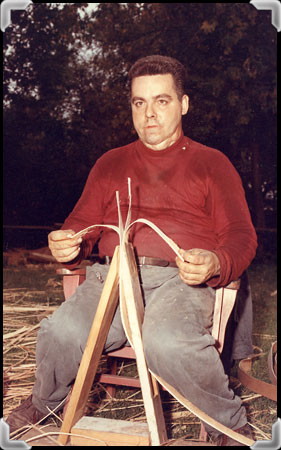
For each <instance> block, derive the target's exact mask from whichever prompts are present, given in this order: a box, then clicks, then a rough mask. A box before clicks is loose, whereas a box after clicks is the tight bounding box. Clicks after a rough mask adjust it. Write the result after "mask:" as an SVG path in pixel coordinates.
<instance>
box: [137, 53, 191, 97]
mask: <svg viewBox="0 0 281 450" xmlns="http://www.w3.org/2000/svg"><path fill="white" fill-rule="evenodd" d="M168 73H170V74H171V75H172V76H173V79H174V83H175V89H176V92H177V96H178V98H179V100H181V99H182V96H183V95H184V94H185V82H186V71H185V68H184V66H183V65H182V64H181V63H180V62H179V61H178V60H177V59H174V58H171V57H170V56H162V55H150V56H145V57H144V58H140V59H138V60H137V61H136V62H135V63H134V65H133V66H132V67H131V69H130V70H129V74H128V77H129V83H130V90H131V87H132V81H133V79H134V78H136V77H141V76H143V75H166V74H168Z"/></svg>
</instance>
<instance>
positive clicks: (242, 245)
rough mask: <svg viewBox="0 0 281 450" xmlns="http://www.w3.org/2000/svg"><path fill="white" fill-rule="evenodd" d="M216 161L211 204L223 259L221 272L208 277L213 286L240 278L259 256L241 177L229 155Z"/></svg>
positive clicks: (218, 251) (210, 180) (217, 250)
mask: <svg viewBox="0 0 281 450" xmlns="http://www.w3.org/2000/svg"><path fill="white" fill-rule="evenodd" d="M220 155H221V157H220V158H218V160H217V161H216V162H215V163H214V161H213V163H212V166H210V167H211V169H210V172H209V177H208V199H207V205H208V208H209V213H210V215H211V217H212V221H213V224H214V230H215V233H216V236H217V242H218V244H217V246H216V248H214V249H213V251H214V253H216V255H217V256H218V258H219V261H220V267H221V269H220V275H219V276H217V277H213V278H212V279H210V280H209V281H208V285H209V286H212V287H217V286H227V285H228V284H229V283H230V282H231V281H233V280H236V279H237V278H239V277H240V276H241V275H242V273H243V272H244V271H245V270H246V269H247V268H248V266H249V265H250V263H251V261H252V259H253V258H254V256H255V253H256V248H257V236H256V232H255V229H254V227H253V224H252V221H251V216H250V212H249V209H248V205H247V202H246V198H245V192H244V189H243V186H242V182H241V178H240V176H239V174H238V173H237V171H236V169H235V168H234V167H233V165H232V164H231V163H230V161H229V160H228V158H227V157H226V156H225V155H223V154H222V153H220Z"/></svg>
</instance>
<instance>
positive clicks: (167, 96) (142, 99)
mask: <svg viewBox="0 0 281 450" xmlns="http://www.w3.org/2000/svg"><path fill="white" fill-rule="evenodd" d="M152 98H153V100H158V99H159V98H166V99H168V100H172V96H171V95H169V94H159V95H155V96H154V97H152ZM137 100H141V101H145V98H143V97H133V98H132V103H133V102H136V101H137Z"/></svg>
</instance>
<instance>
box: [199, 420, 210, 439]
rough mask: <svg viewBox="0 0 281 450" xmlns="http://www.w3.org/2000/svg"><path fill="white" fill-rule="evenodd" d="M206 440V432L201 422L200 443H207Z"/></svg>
mask: <svg viewBox="0 0 281 450" xmlns="http://www.w3.org/2000/svg"><path fill="white" fill-rule="evenodd" d="M207 438H208V434H207V431H206V430H205V426H204V424H203V422H201V429H200V435H199V439H200V441H202V442H207Z"/></svg>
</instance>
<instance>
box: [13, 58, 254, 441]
mask: <svg viewBox="0 0 281 450" xmlns="http://www.w3.org/2000/svg"><path fill="white" fill-rule="evenodd" d="M129 80H130V83H131V84H130V89H131V91H130V95H131V107H132V117H133V123H134V127H135V130H136V132H137V134H138V137H139V139H138V140H136V141H135V142H132V143H130V144H128V145H126V146H124V147H120V148H117V149H113V150H110V151H108V152H106V153H105V154H104V155H103V156H102V157H101V158H99V159H98V161H97V162H96V164H95V165H94V167H93V168H92V170H91V172H90V174H89V177H88V180H87V182H86V185H85V188H84V190H83V193H82V195H81V198H80V199H79V201H78V202H77V204H76V206H75V208H74V209H73V211H72V212H71V214H70V215H69V217H68V218H67V219H66V221H65V223H64V225H63V227H62V229H61V230H57V231H53V232H52V233H50V234H49V247H50V250H51V252H52V254H53V256H54V257H55V258H56V259H57V261H59V262H61V263H62V264H64V265H65V266H66V267H68V268H74V267H75V266H76V265H77V264H79V263H80V262H81V261H82V260H83V259H84V258H86V257H87V256H89V255H90V253H91V251H92V249H93V245H94V244H95V243H96V242H98V248H99V256H100V258H101V261H100V262H97V263H95V264H94V265H93V266H91V267H90V268H88V269H87V278H86V281H85V282H84V283H83V284H82V285H81V286H79V287H78V288H77V290H76V292H75V294H74V295H73V296H72V297H71V298H70V299H68V300H67V302H65V303H63V304H62V305H61V306H60V307H59V308H58V309H57V310H56V311H55V313H54V314H53V315H52V316H50V317H48V318H45V319H43V320H42V322H41V328H40V331H39V333H38V342H37V350H36V362H37V372H36V381H35V384H34V387H33V392H32V396H31V397H30V398H29V399H27V400H26V401H25V402H23V404H22V405H20V406H19V407H18V408H17V409H16V410H14V411H13V412H12V414H11V415H10V416H9V417H8V419H7V422H8V423H9V425H10V429H11V431H14V430H15V429H17V428H19V427H21V426H23V425H26V424H27V423H28V422H31V423H32V422H34V421H36V420H40V419H41V418H42V417H43V416H44V415H45V414H46V413H48V410H47V408H46V407H47V406H48V407H49V408H51V409H55V408H56V407H57V406H58V405H59V404H60V403H61V402H62V400H63V399H65V398H66V396H67V394H68V392H69V390H70V387H71V384H72V383H73V381H74V379H75V377H76V374H77V371H78V367H79V363H80V361H81V358H82V354H83V350H84V348H85V345H86V341H87V338H88V334H89V331H90V328H91V325H92V321H93V318H94V315H95V311H96V308H97V305H98V302H99V298H100V295H101V292H102V288H103V282H104V280H105V279H106V275H107V272H108V268H109V266H108V265H107V264H103V263H102V258H103V257H104V256H109V257H111V256H112V255H113V252H114V249H115V247H116V245H118V236H117V234H116V233H115V232H114V231H112V230H111V229H107V228H106V229H102V228H95V229H94V231H93V232H91V233H90V234H88V235H87V236H85V237H84V239H83V240H82V238H73V239H71V236H73V235H74V234H75V233H76V232H78V231H80V230H82V229H83V228H85V227H87V226H90V225H93V224H110V225H112V224H114V225H118V214H117V207H116V198H115V192H116V191H117V190H118V191H119V197H120V205H121V213H122V215H123V219H125V218H126V214H127V210H128V192H127V186H128V185H127V179H128V177H130V178H131V181H132V187H131V189H132V221H133V220H135V219H137V218H146V219H148V220H151V221H152V222H154V223H155V224H156V225H157V226H158V227H159V228H160V229H161V230H162V231H164V233H165V234H166V235H168V236H169V237H170V238H171V239H173V240H174V241H175V242H176V243H177V244H178V245H179V246H180V248H181V249H182V250H181V253H182V256H183V258H184V262H183V261H181V260H180V259H179V258H178V257H177V258H175V254H174V253H173V251H172V250H171V248H170V247H169V246H167V244H166V243H165V242H164V241H163V240H162V239H161V238H160V237H159V236H158V235H157V234H156V233H155V232H154V231H153V230H152V229H151V228H149V227H147V226H146V225H144V224H136V225H134V228H132V231H131V234H130V238H131V239H130V240H131V242H132V244H133V246H134V249H135V252H136V255H137V261H139V273H140V282H141V286H142V291H143V296H144V303H145V315H144V322H143V328H142V337H143V344H144V351H145V356H146V360H147V364H148V367H149V368H150V369H151V370H152V371H153V372H154V373H155V374H157V375H159V376H160V377H161V378H163V379H164V380H166V381H167V382H168V383H169V384H170V385H172V386H173V387H174V388H176V389H177V390H178V391H179V392H180V393H181V394H182V395H183V396H184V397H186V398H187V399H188V400H190V401H191V402H192V403H194V404H195V405H196V406H197V407H199V408H200V409H202V410H203V411H204V412H205V413H207V414H208V415H209V416H211V417H213V418H214V419H216V420H217V421H219V422H221V423H222V424H224V425H226V426H227V427H229V428H231V429H233V430H238V431H239V432H240V433H242V434H244V435H246V436H248V437H251V438H252V436H251V431H250V427H249V426H248V425H247V418H246V412H245V408H244V406H243V405H242V402H241V400H240V398H239V397H238V396H237V395H235V394H234V392H233V391H232V390H231V389H230V388H229V379H228V376H227V375H226V374H225V372H224V368H223V365H222V362H221V359H220V356H219V354H218V352H217V350H216V348H215V341H214V338H213V337H212V335H211V330H212V319H213V311H214V302H215V289H214V288H217V287H220V286H226V285H227V284H228V283H230V282H231V281H232V280H235V279H237V278H238V277H240V276H241V275H242V274H243V273H244V272H245V270H246V269H247V268H248V266H249V264H250V263H251V261H252V259H253V258H254V256H255V251H256V246H257V240H256V233H255V230H254V227H253V225H252V222H251V218H250V213H249V210H248V206H247V203H246V200H245V194H244V190H243V187H242V183H241V179H240V177H239V175H238V173H237V171H236V170H235V168H234V167H233V165H232V164H231V163H230V161H229V160H228V158H227V157H226V156H225V155H224V154H223V153H221V152H220V151H218V150H215V149H213V148H209V147H206V146H205V145H202V144H200V143H198V142H195V141H194V140H192V139H190V138H189V137H187V136H184V134H183V131H182V116H184V115H185V114H186V113H187V111H188V107H189V98H188V96H187V94H186V91H185V69H184V67H183V65H182V64H181V63H180V62H179V61H177V60H175V59H173V58H170V57H164V56H158V55H152V56H148V57H145V58H141V59H140V60H138V61H137V62H136V63H135V64H134V65H133V66H132V68H131V70H130V72H129ZM143 256H145V257H147V258H149V260H146V261H147V262H146V261H145V259H143V258H141V257H143ZM163 261H164V262H165V264H164V265H163ZM126 341H127V338H126V335H125V333H124V329H123V326H122V322H121V317H120V310H119V308H117V311H116V314H115V316H114V319H113V322H112V325H111V328H110V331H109V334H108V337H107V341H106V344H105V349H104V350H105V351H111V350H113V349H116V348H118V347H120V346H122V345H124V344H125V343H126ZM250 352H251V350H249V351H248V354H249V353H250ZM248 354H243V355H241V358H242V357H245V356H248ZM206 429H207V431H208V433H209V434H210V435H211V436H212V437H213V438H214V439H215V438H218V445H222V443H223V444H224V445H241V444H239V443H237V442H236V443H235V442H233V440H231V439H230V438H228V437H227V438H225V439H224V440H223V436H219V433H218V431H217V430H215V429H213V428H211V427H209V426H206Z"/></svg>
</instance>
